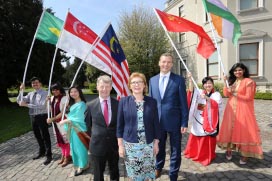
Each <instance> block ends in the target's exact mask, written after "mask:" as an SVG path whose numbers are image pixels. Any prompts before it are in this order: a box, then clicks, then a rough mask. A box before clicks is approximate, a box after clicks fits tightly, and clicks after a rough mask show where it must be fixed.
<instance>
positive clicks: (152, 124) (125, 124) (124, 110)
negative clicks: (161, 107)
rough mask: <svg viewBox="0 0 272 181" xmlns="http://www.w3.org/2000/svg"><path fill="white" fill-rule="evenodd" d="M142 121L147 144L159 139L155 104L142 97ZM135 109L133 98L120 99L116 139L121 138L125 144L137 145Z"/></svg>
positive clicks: (152, 100) (151, 99) (149, 99)
mask: <svg viewBox="0 0 272 181" xmlns="http://www.w3.org/2000/svg"><path fill="white" fill-rule="evenodd" d="M143 119H144V120H143V121H144V127H145V136H146V142H147V144H149V143H151V142H153V140H154V139H160V135H161V133H160V123H159V117H158V109H157V102H156V100H155V99H153V98H151V97H148V96H144V112H143ZM137 127H138V122H137V108H136V103H135V98H134V97H133V96H128V97H123V98H121V100H120V102H119V105H118V114H117V134H116V135H117V138H123V139H124V140H125V141H127V142H131V143H137V142H138V138H137Z"/></svg>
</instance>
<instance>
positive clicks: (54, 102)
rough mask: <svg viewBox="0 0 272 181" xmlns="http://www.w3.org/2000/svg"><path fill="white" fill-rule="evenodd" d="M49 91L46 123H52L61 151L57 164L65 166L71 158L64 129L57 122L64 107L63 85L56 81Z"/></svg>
mask: <svg viewBox="0 0 272 181" xmlns="http://www.w3.org/2000/svg"><path fill="white" fill-rule="evenodd" d="M51 93H52V94H53V96H52V97H51V113H52V117H51V118H48V119H47V123H49V124H50V123H52V124H53V132H54V135H55V138H56V142H57V145H58V147H60V149H61V152H62V154H61V159H60V161H59V162H58V164H59V165H61V166H62V167H65V166H66V165H68V164H69V163H70V162H71V161H72V158H71V155H70V144H69V142H68V139H67V138H66V131H64V127H63V126H62V125H60V124H59V122H60V121H61V117H62V109H63V108H64V104H65V102H66V99H67V97H66V96H65V91H64V89H63V87H62V86H61V85H60V84H58V83H55V84H53V85H52V86H51Z"/></svg>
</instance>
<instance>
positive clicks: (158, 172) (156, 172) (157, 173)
mask: <svg viewBox="0 0 272 181" xmlns="http://www.w3.org/2000/svg"><path fill="white" fill-rule="evenodd" d="M155 177H156V179H157V178H160V177H161V171H160V170H155Z"/></svg>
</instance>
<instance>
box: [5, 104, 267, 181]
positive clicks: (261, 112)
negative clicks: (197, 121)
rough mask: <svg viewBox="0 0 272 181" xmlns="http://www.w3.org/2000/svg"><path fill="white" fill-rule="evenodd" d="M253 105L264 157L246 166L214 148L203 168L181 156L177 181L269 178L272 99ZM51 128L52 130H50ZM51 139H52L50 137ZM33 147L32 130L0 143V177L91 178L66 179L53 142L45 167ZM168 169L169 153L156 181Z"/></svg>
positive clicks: (87, 176)
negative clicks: (161, 172)
mask: <svg viewBox="0 0 272 181" xmlns="http://www.w3.org/2000/svg"><path fill="white" fill-rule="evenodd" d="M224 101H225V100H224ZM255 107H256V108H255V109H256V110H255V111H256V116H257V120H258V124H259V126H260V130H261V135H262V142H263V150H264V159H263V160H257V159H250V160H249V162H248V164H247V165H243V166H241V165H239V163H238V162H239V158H240V157H239V155H238V154H234V156H233V161H227V160H226V159H225V155H224V151H222V150H220V149H218V148H217V149H216V152H217V157H216V159H215V160H214V161H213V162H212V164H210V165H209V166H206V167H204V166H202V165H201V164H198V163H195V162H193V161H191V160H190V159H186V158H184V157H183V158H182V166H181V169H180V172H179V178H178V180H194V181H197V180H201V181H206V180H207V181H213V180H214V181H216V180H222V181H228V180H229V181H230V180H231V181H233V180H252V181H257V180H262V181H266V180H267V181H268V180H272V101H265V100H256V101H255ZM50 131H51V133H52V130H51V129H50ZM51 135H52V134H51ZM187 138H188V134H185V135H184V136H183V140H182V149H184V147H185V145H186V142H187ZM51 140H52V142H54V141H53V140H54V138H53V137H52V139H51ZM36 150H37V143H36V140H35V139H34V137H33V133H32V132H29V133H26V134H24V135H22V136H20V137H17V138H13V139H11V140H9V141H7V142H5V143H2V144H0V180H23V181H28V180H37V181H40V180H58V181H59V180H83V181H84V180H92V174H91V170H87V171H86V172H85V173H84V174H83V175H81V176H78V177H74V178H68V177H67V176H68V174H69V173H70V172H71V169H72V164H69V165H68V166H67V167H65V168H61V167H60V166H58V165H57V160H58V159H59V158H60V150H59V149H58V148H57V147H56V146H55V144H53V150H52V151H53V162H51V163H50V164H49V165H47V166H44V165H43V161H44V159H45V158H43V159H39V160H32V157H33V155H34V154H36ZM168 152H169V150H168ZM122 163H123V161H122V160H121V161H120V174H121V176H122V177H121V179H120V180H125V179H124V165H123V164H122ZM168 170H169V155H168V156H167V162H166V165H165V168H164V170H163V175H162V177H161V178H160V179H157V180H162V181H167V180H169V178H168V176H167V172H168ZM105 180H106V181H107V180H109V177H108V174H107V173H106V174H105Z"/></svg>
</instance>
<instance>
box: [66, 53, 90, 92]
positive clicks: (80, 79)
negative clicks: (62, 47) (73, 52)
mask: <svg viewBox="0 0 272 181" xmlns="http://www.w3.org/2000/svg"><path fill="white" fill-rule="evenodd" d="M81 62H82V60H80V59H79V58H75V59H74V63H73V64H70V62H69V61H68V62H67V64H66V65H67V66H66V68H65V69H66V72H65V73H64V74H63V79H64V80H65V81H64V83H63V85H66V86H67V87H70V86H71V83H72V81H73V79H74V76H75V74H76V72H77V70H78V68H79V66H80V64H81ZM85 71H86V63H83V65H82V67H81V68H80V70H79V72H78V75H77V77H76V80H75V82H74V85H78V86H80V87H83V86H84V82H85V81H86V76H85Z"/></svg>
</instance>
